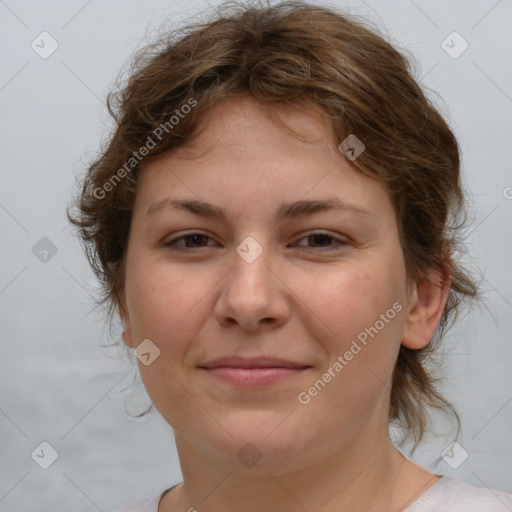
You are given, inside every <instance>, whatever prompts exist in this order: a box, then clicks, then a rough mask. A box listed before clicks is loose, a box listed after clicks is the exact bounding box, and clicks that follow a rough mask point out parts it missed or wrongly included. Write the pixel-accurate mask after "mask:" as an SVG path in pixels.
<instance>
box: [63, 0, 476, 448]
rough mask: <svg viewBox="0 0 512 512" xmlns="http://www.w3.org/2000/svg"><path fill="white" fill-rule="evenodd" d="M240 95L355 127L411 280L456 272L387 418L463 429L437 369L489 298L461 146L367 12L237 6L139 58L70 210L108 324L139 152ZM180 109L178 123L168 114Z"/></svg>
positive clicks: (115, 94) (397, 374)
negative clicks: (482, 285) (467, 309)
mask: <svg viewBox="0 0 512 512" xmlns="http://www.w3.org/2000/svg"><path fill="white" fill-rule="evenodd" d="M121 82H122V80H121ZM242 95H250V96H252V97H254V98H257V99H259V100H261V101H264V102H268V103H271V102H281V103H286V104H290V105H292V106H298V105H299V104H301V103H304V102H306V103H308V104H309V105H310V106H312V107H313V108H316V109H317V110H318V112H320V113H321V115H322V116H324V117H325V118H326V119H329V120H330V122H331V123H332V127H333V130H334V133H335V134H336V136H337V138H338V143H340V142H341V141H343V140H344V139H345V138H346V137H347V135H349V134H357V137H358V138H359V139H360V140H361V141H362V142H363V143H364V144H365V146H366V150H365V151H364V152H363V153H362V154H361V155H360V156H359V157H358V158H357V160H354V161H353V162H352V164H353V166H354V167H355V168H356V169H357V170H358V171H360V172H362V173H364V174H365V175H367V176H370V177H373V178H377V179H379V180H381V181H382V182H383V183H385V184H386V186H387V188H388V190H389V193H390V195H391V198H392V202H393V206H394V208H395V213H396V217H397V222H398V231H399V235H400V243H401V246H402V249H403V254H404V259H405V265H406V272H407V277H408V280H409V281H410V282H419V281H420V280H421V279H424V278H425V276H426V275H427V272H428V271H431V270H432V269H435V270H441V269H443V268H445V269H446V267H447V266H448V268H449V272H450V275H451V282H450V287H451V289H450V294H449V299H448V302H447V305H446V308H445V310H444V313H443V316H442V320H441V323H440V326H439V328H438V330H437V332H436V335H435V336H434V337H433V339H432V340H431V342H430V344H429V346H427V347H426V348H424V349H421V350H411V349H408V348H405V347H403V346H401V347H400V352H399V356H398V359H397V361H396V366H395V370H394V378H393V384H392V391H391V401H390V409H389V420H390V421H392V422H395V423H396V424H397V425H400V426H402V427H403V429H404V430H405V432H406V435H405V437H406V438H407V437H409V436H412V438H413V439H414V440H415V447H416V446H417V445H418V444H419V442H420V441H421V440H422V438H423V437H424V434H425V433H426V431H427V430H428V429H429V427H428V420H429V415H428V408H434V409H437V410H439V411H445V412H446V411H449V412H451V413H452V414H453V415H454V416H455V417H456V419H457V423H458V425H459V429H460V421H459V418H458V415H457V413H456V411H455V409H454V408H453V407H452V406H451V404H450V403H449V402H448V401H447V400H446V399H445V398H444V397H443V396H442V395H441V394H440V393H439V391H438V389H437V387H436V383H437V380H438V379H437V378H436V377H434V374H433V373H432V370H431V369H427V367H428V363H429V361H431V357H432V356H433V355H434V349H435V348H436V346H437V345H438V342H439V340H440V339H441V337H442V336H443V334H444V332H445V331H446V329H447V328H448V327H449V325H451V324H452V322H453V320H454V319H455V317H456V314H457V312H458V310H459V309H460V307H459V306H460V305H461V302H462V301H465V300H466V299H470V298H477V297H478V288H477V285H476V284H475V283H474V281H473V279H472V278H471V277H470V275H469V273H468V272H467V271H466V270H464V269H463V268H462V267H461V265H460V263H458V262H457V261H456V258H455V256H454V255H455V253H456V252H457V251H458V250H459V249H460V246H461V243H462V239H461V236H460V235H461V229H462V228H463V227H464V222H465V221H466V217H465V214H464V212H465V196H464V193H463V190H462V186H461V179H460V160H459V147H458V143H457V140H456V138H455V136H454V134H453V133H452V131H451V130H450V128H449V126H448V124H447V123H446V121H445V120H444V119H443V117H442V116H441V114H440V113H439V112H438V111H437V109H436V108H435V107H434V105H433V102H431V101H430V100H429V99H428V98H427V97H426V94H425V93H424V92H423V91H422V89H421V88H420V86H419V85H418V83H417V82H416V80H415V79H414V78H413V76H412V71H411V64H410V62H409V60H408V59H407V58H406V56H404V54H403V53H402V52H401V51H399V50H397V49H396V48H395V47H394V46H393V45H392V44H391V43H390V42H388V41H386V40H385V38H384V36H383V35H381V34H379V33H378V30H376V29H374V28H371V26H370V25H369V24H368V21H367V20H365V21H363V20H360V19H357V18H356V17H354V16H348V15H346V14H345V13H341V12H339V11H337V10H335V9H332V8H328V7H324V6H319V5H312V4H309V3H306V2H302V1H293V0H292V1H285V2H282V3H279V4H275V5H261V3H259V2H258V3H252V4H249V3H240V2H229V3H227V4H226V3H225V4H223V5H221V6H220V7H218V8H217V9H216V12H215V16H214V17H213V18H212V19H209V20H207V21H204V22H201V23H197V22H196V23H192V24H190V25H188V26H186V27H180V28H179V29H177V30H173V31H166V33H165V35H164V36H163V37H159V38H158V40H157V41H156V42H153V43H150V44H148V45H146V46H145V47H143V48H142V49H141V50H138V51H137V52H136V53H135V54H134V57H133V59H132V61H131V63H130V64H129V77H128V79H127V81H126V83H123V84H122V85H121V86H120V88H119V89H118V90H117V91H116V90H112V91H111V92H110V93H109V95H108V98H107V105H108V109H109V112H110V114H111V115H112V117H113V118H114V119H115V121H116V125H115V127H114V130H113V132H112V134H111V136H110V137H109V139H108V141H107V143H106V144H105V145H103V147H102V150H101V154H100V155H99V157H98V158H97V159H96V160H95V161H94V162H93V163H92V165H90V167H89V168H88V170H87V173H86V175H85V178H84V180H83V186H82V187H81V190H80V193H79V195H78V196H77V198H76V201H75V203H74V205H75V207H76V211H75V213H73V214H71V213H70V212H69V211H68V217H69V219H70V221H71V222H72V223H73V224H75V225H76V226H77V227H78V230H79V235H80V238H81V241H82V243H83V246H84V249H85V252H86V255H87V257H88V259H89V262H90V264H91V266H92V268H93V270H94V272H95V274H96V275H97V277H98V278H99V280H100V282H101V284H102V290H103V292H104V293H103V296H102V297H101V299H99V303H100V304H103V305H107V306H108V313H109V317H110V319H112V316H113V314H114V313H116V312H117V313H120V312H122V311H124V307H125V306H124V299H123V295H124V282H125V256H126V248H127V241H128V236H129V232H130V221H131V215H132V208H133V204H134V199H135V194H136V192H137V183H138V179H139V176H140V173H141V171H142V165H141V162H142V160H144V162H150V161H151V160H152V159H154V158H156V157H157V156H162V155H164V154H166V153H167V152H169V151H170V150H172V149H174V148H177V147H178V146H180V145H181V144H183V143H184V142H186V141H188V140H189V139H190V138H191V137H192V136H193V134H194V133H195V132H196V131H197V127H198V125H199V122H200V120H201V118H202V117H204V114H205V113H206V112H207V111H208V109H210V108H211V107H212V106H214V105H215V104H217V103H218V102H220V101H221V100H224V99H227V98H232V97H235V96H242ZM185 105H188V106H189V107H188V108H187V109H185V107H184V106H185ZM180 114H186V115H180ZM173 116H174V117H175V118H176V119H178V118H179V122H177V123H175V122H171V121H170V119H172V117H173ZM164 132H165V133H164ZM156 139H158V140H156ZM150 142H151V143H150ZM468 302H469V301H468ZM395 420H396V421H395Z"/></svg>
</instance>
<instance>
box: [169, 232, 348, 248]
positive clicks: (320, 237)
mask: <svg viewBox="0 0 512 512" xmlns="http://www.w3.org/2000/svg"><path fill="white" fill-rule="evenodd" d="M208 240H212V239H211V238H210V237H209V236H207V235H204V234H203V233H190V234H188V235H182V236H179V237H177V238H174V239H173V240H170V241H169V242H166V243H165V244H164V245H165V246H166V247H170V248H171V249H172V250H176V251H179V252H195V251H194V249H201V248H205V247H208V245H207V241H208ZM302 240H306V241H310V242H312V243H313V244H319V245H320V247H318V246H317V247H311V246H308V247H310V248H312V249H320V250H321V251H322V250H334V249H337V248H339V247H340V246H343V245H347V243H348V242H347V241H346V240H344V239H341V238H338V237H335V236H332V235H329V234H327V233H322V232H317V233H310V234H308V235H307V236H305V237H303V238H301V239H300V241H302ZM333 241H334V242H335V244H334V245H333V244H332V242H333ZM178 242H184V244H185V245H184V246H183V245H181V244H178ZM296 245H297V246H299V247H300V246H301V244H296Z"/></svg>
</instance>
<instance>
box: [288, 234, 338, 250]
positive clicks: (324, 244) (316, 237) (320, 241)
mask: <svg viewBox="0 0 512 512" xmlns="http://www.w3.org/2000/svg"><path fill="white" fill-rule="evenodd" d="M302 240H307V241H308V242H310V243H312V244H314V246H311V245H309V246H308V247H311V248H312V249H327V250H331V249H338V248H339V247H340V246H343V245H346V244H347V241H346V240H343V239H341V238H338V237H335V236H332V235H329V234H328V233H312V234H309V235H307V236H305V237H304V238H302V239H301V241H302ZM333 241H334V242H335V243H334V245H333V244H332V243H331V242H333ZM298 245H299V246H300V244H298ZM315 246H316V247H315Z"/></svg>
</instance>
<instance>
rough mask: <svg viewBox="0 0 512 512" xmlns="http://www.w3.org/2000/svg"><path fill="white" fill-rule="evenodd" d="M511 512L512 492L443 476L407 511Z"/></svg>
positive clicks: (406, 511) (405, 511)
mask: <svg viewBox="0 0 512 512" xmlns="http://www.w3.org/2000/svg"><path fill="white" fill-rule="evenodd" d="M484 510H485V512H510V511H511V510H512V494H508V493H506V492H503V491H499V490H496V489H489V488H487V487H475V486H474V485H471V484H468V483H466V482H463V481H462V480H459V479H457V478H452V477H449V476H443V477H442V478H441V479H440V480H439V481H438V482H437V483H436V484H435V485H433V486H432V487H430V488H429V489H428V490H427V491H426V492H425V493H423V494H422V495H421V496H420V497H419V498H418V499H417V500H416V501H415V502H414V503H413V504H412V505H410V506H409V507H408V508H406V509H405V510H404V512H483V511H484Z"/></svg>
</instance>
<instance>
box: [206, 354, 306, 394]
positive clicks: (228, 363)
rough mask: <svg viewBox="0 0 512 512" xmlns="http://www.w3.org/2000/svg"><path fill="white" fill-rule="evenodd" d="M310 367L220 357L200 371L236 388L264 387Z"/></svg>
mask: <svg viewBox="0 0 512 512" xmlns="http://www.w3.org/2000/svg"><path fill="white" fill-rule="evenodd" d="M308 368H311V366H310V365H305V364H302V363H298V362H294V361H286V360H283V359H277V358H270V357H254V358H243V357H239V356H231V357H222V358H219V359H215V360H213V361H210V362H208V363H205V364H204V365H202V366H200V369H202V370H205V371H206V372H207V373H208V374H209V375H211V376H213V377H215V378H218V379H220V380H222V381H224V382H227V383H229V384H231V385H234V386H238V387H252V388H254V387H264V386H270V385H272V384H277V383H278V382H281V381H283V380H286V379H289V378H291V377H294V376H297V375H299V374H301V373H302V372H304V371H306V370H307V369H308Z"/></svg>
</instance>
